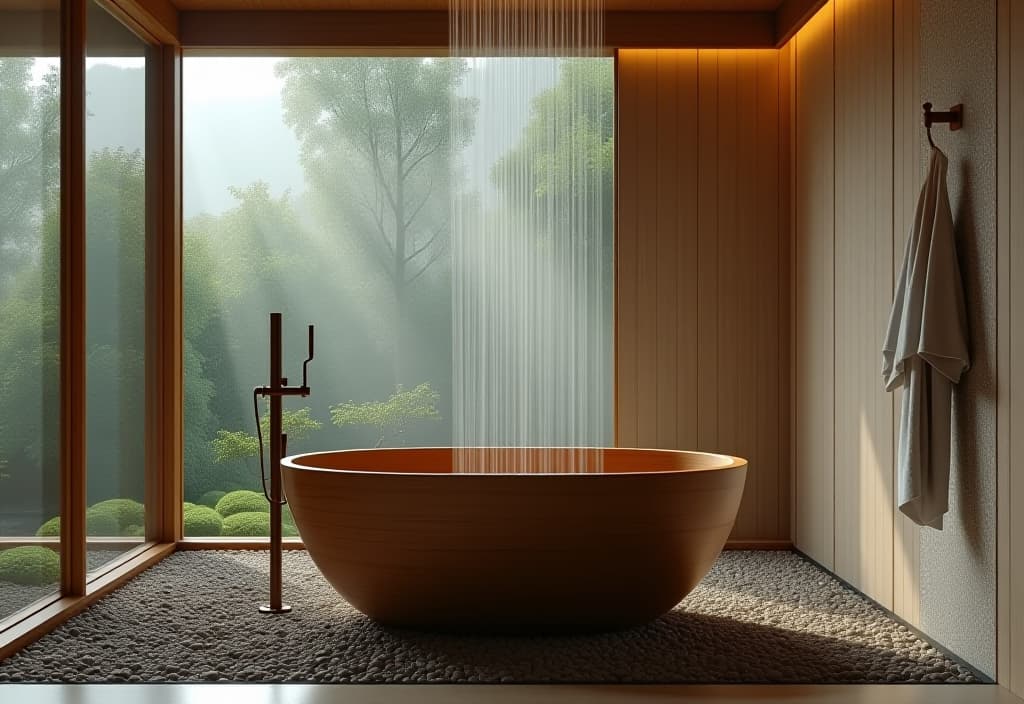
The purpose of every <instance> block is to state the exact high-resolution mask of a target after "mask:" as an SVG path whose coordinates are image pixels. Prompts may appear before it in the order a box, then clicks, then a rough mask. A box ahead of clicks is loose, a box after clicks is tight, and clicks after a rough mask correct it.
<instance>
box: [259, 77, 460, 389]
mask: <svg viewBox="0 0 1024 704" xmlns="http://www.w3.org/2000/svg"><path fill="white" fill-rule="evenodd" d="M467 70H468V69H467V65H466V62H465V61H463V60H439V59H422V58H324V59H308V58H301V59H291V60H288V61H284V62H282V63H280V64H278V66H277V75H278V76H280V77H282V78H284V80H285V87H284V90H283V100H284V105H285V121H286V122H287V123H288V125H289V126H290V127H292V128H293V129H294V131H295V133H296V135H297V136H298V137H299V139H300V140H301V142H302V161H303V166H304V168H305V170H306V175H307V181H308V182H309V183H310V185H311V186H312V188H313V190H314V192H315V193H317V194H318V201H319V206H318V209H319V211H320V212H321V215H322V217H323V218H324V220H325V222H327V223H328V225H329V227H331V228H335V229H337V230H341V229H343V228H345V229H347V231H348V232H351V233H352V234H353V235H354V236H355V237H356V238H357V240H358V242H359V243H360V245H361V246H362V251H363V252H364V253H365V254H366V256H367V257H368V259H369V260H370V261H371V262H373V263H374V264H375V266H376V268H377V270H378V272H380V274H381V275H382V276H383V277H384V279H385V281H386V282H387V284H388V287H389V288H390V290H391V293H392V296H393V302H394V311H395V312H394V320H393V324H394V336H393V340H394V347H393V349H394V383H395V384H399V383H402V382H403V381H404V380H405V377H406V376H407V375H408V370H407V369H406V362H407V354H408V353H407V349H408V347H409V345H408V344H407V334H406V333H407V323H408V313H409V300H410V290H411V287H412V286H413V285H414V284H415V283H416V282H417V281H418V280H420V279H421V277H423V276H424V274H425V273H426V272H427V271H428V270H429V269H430V268H431V267H432V266H433V264H434V263H435V262H437V261H438V259H439V258H440V257H441V255H442V254H444V252H445V251H446V250H447V241H448V235H449V228H450V217H449V212H448V210H449V189H450V187H451V184H450V177H449V176H450V172H451V168H450V155H451V154H452V152H453V150H458V149H461V148H462V147H463V146H465V144H467V143H468V141H469V139H470V137H471V136H472V131H473V117H474V114H475V110H476V104H475V102H474V101H473V100H471V99H468V98H457V97H456V92H455V91H456V88H457V86H458V85H459V83H460V82H461V81H462V79H463V77H464V75H465V73H466V71H467Z"/></svg>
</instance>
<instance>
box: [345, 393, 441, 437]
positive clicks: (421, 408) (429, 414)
mask: <svg viewBox="0 0 1024 704" xmlns="http://www.w3.org/2000/svg"><path fill="white" fill-rule="evenodd" d="M440 399H441V397H440V395H439V394H438V393H437V392H436V391H434V389H433V388H432V387H431V386H430V384H428V383H423V384H420V385H419V386H417V387H416V388H415V389H413V390H412V391H404V390H403V389H402V387H401V386H398V387H397V389H396V390H395V393H393V394H392V395H391V397H390V398H388V400H387V401H370V402H368V403H353V402H352V401H349V402H348V403H342V404H339V405H337V406H332V407H331V421H332V422H333V423H334V424H335V425H336V426H338V427H339V428H343V427H345V426H347V425H369V426H372V427H374V428H376V429H377V432H378V439H377V447H381V446H382V445H383V444H384V442H385V441H386V440H387V436H388V434H389V433H391V434H393V435H394V436H395V437H396V438H400V437H401V435H402V433H404V432H405V430H406V428H407V427H408V426H409V423H411V422H412V421H415V420H440V419H441V414H440V413H438V411H437V403H438V401H440Z"/></svg>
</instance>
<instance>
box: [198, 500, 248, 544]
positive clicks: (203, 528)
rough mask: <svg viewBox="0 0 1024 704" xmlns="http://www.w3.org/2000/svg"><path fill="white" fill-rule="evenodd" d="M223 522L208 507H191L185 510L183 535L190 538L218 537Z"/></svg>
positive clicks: (218, 515) (217, 514)
mask: <svg viewBox="0 0 1024 704" xmlns="http://www.w3.org/2000/svg"><path fill="white" fill-rule="evenodd" d="M235 515H241V514H235ZM223 522H224V519H223V518H221V516H220V514H219V513H217V512H216V511H214V510H213V509H212V508H210V507H209V506H193V507H192V508H190V509H186V510H185V535H186V536H188V537H190V538H191V537H200V538H206V537H209V536H215V535H220V528H221V524H222V523H223Z"/></svg>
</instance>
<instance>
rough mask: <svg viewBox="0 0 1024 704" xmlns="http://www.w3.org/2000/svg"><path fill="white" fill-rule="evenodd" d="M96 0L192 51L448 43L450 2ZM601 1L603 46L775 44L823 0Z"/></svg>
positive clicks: (0, 1)
mask: <svg viewBox="0 0 1024 704" xmlns="http://www.w3.org/2000/svg"><path fill="white" fill-rule="evenodd" d="M99 1H100V2H101V3H102V4H103V5H105V6H106V7H107V8H108V9H110V10H111V11H112V12H114V14H116V15H117V16H118V17H120V18H121V19H122V20H123V21H125V22H126V23H128V24H129V26H131V27H132V28H133V29H135V30H136V31H137V32H139V33H140V34H142V35H143V36H146V37H147V38H150V39H151V40H153V41H155V42H159V43H164V44H175V45H180V46H182V47H184V48H186V49H194V50H198V51H221V50H239V51H243V52H249V51H251V52H256V53H267V52H270V51H272V50H281V51H310V50H313V51H324V52H329V51H332V50H337V51H349V52H352V51H362V50H366V51H370V52H395V51H403V50H415V49H423V50H433V51H436V52H441V53H443V52H444V51H446V50H447V47H448V11H447V10H448V2H449V0H99ZM504 1H505V2H510V1H511V2H515V1H516V0H504ZM535 1H536V0H533V2H535ZM604 1H605V10H606V16H605V39H606V44H607V46H608V48H609V49H615V48H634V49H635V48H665V49H671V48H750V49H764V48H777V47H780V46H782V45H783V44H784V43H785V42H787V41H789V39H790V37H792V36H793V35H794V34H795V33H796V31H797V30H798V29H800V27H802V26H803V25H804V23H805V22H807V20H809V19H810V18H811V16H812V15H813V14H814V13H815V12H817V11H818V10H819V9H820V8H821V7H822V6H823V5H824V4H825V2H826V0H604ZM57 7H59V3H58V0H0V39H3V37H4V36H5V35H9V34H12V33H16V32H17V31H18V30H16V27H20V26H34V25H33V23H32V22H27V24H26V22H25V21H21V20H24V17H21V18H20V20H19V21H18V22H15V21H14V19H18V16H19V15H24V14H25V12H26V11H29V12H39V11H43V12H47V11H49V12H55V11H56V9H57ZM35 24H38V23H35ZM51 24H52V23H51Z"/></svg>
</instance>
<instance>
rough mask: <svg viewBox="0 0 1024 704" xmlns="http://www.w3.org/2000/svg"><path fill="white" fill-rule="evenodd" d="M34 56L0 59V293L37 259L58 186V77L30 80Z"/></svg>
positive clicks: (55, 73) (52, 72)
mask: <svg viewBox="0 0 1024 704" xmlns="http://www.w3.org/2000/svg"><path fill="white" fill-rule="evenodd" d="M33 63H34V59H30V58H0V125H2V126H3V127H2V129H0V293H2V292H3V290H4V287H5V285H6V284H9V283H10V280H11V278H12V277H13V275H14V273H15V272H16V271H18V270H19V269H20V268H21V267H23V266H24V265H25V264H26V263H29V262H33V261H38V255H39V249H40V248H39V240H40V238H39V232H40V228H41V226H42V221H43V219H44V217H45V209H46V207H47V204H48V203H49V202H50V200H51V199H52V198H53V197H54V195H55V194H56V193H57V189H58V188H59V187H60V151H59V150H60V76H59V74H58V70H57V68H56V67H52V68H51V69H50V70H49V71H47V72H46V73H45V74H44V75H43V78H42V82H41V84H40V85H37V86H32V85H30V82H31V78H32V66H33Z"/></svg>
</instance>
